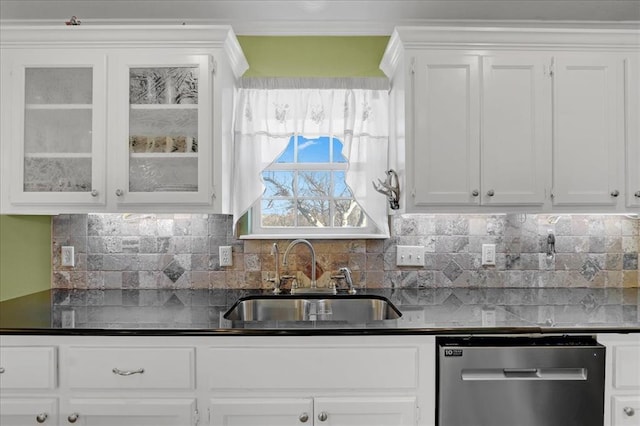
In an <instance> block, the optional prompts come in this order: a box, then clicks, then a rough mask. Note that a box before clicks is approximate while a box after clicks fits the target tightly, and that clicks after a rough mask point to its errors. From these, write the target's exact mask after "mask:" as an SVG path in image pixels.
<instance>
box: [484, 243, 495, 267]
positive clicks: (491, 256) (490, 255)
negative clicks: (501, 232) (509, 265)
mask: <svg viewBox="0 0 640 426" xmlns="http://www.w3.org/2000/svg"><path fill="white" fill-rule="evenodd" d="M482 265H483V266H496V245H495V244H483V245H482Z"/></svg>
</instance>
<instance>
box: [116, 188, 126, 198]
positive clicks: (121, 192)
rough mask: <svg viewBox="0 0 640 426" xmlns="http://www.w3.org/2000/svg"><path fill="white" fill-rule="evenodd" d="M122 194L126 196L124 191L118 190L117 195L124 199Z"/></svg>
mask: <svg viewBox="0 0 640 426" xmlns="http://www.w3.org/2000/svg"><path fill="white" fill-rule="evenodd" d="M122 194H124V191H123V190H122V189H116V195H117V196H118V197H122Z"/></svg>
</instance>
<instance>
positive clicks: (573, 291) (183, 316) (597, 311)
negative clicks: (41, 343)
mask: <svg viewBox="0 0 640 426" xmlns="http://www.w3.org/2000/svg"><path fill="white" fill-rule="evenodd" d="M255 294H270V293H266V292H263V291H261V290H137V289H136V290H57V289H56V290H50V291H44V292H40V293H35V294H32V295H29V296H24V297H19V298H16V299H11V300H8V301H5V302H1V303H0V334H42V335H45V334H46V335H51V334H60V335H78V334H82V335H164V336H168V335H192V336H193V335H312V334H323V335H339V334H344V335H353V334H376V335H384V334H521V333H526V334H535V333H553V334H565V333H572V334H578V333H596V332H597V333H606V332H615V333H621V332H622V333H638V332H640V309H639V306H640V289H639V288H626V289H621V288H425V289H368V290H361V291H360V294H373V295H379V296H384V297H387V298H388V299H389V300H390V301H391V302H393V303H394V304H395V305H396V307H397V308H398V309H399V310H400V311H401V312H404V315H403V316H402V317H401V318H399V319H397V320H389V321H374V322H371V323H358V324H351V323H349V324H345V323H338V322H331V321H329V322H321V321H301V322H282V321H273V322H268V323H252V322H246V323H242V322H233V323H232V322H230V321H228V320H225V319H224V318H223V314H224V313H225V312H226V311H227V310H228V309H229V307H231V306H232V305H233V303H234V302H235V301H236V300H237V299H238V298H240V297H243V296H247V295H255Z"/></svg>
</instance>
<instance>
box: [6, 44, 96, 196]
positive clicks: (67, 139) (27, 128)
mask: <svg viewBox="0 0 640 426" xmlns="http://www.w3.org/2000/svg"><path fill="white" fill-rule="evenodd" d="M12 60H13V66H12V71H11V73H12V74H11V78H12V82H13V83H14V86H13V101H12V104H13V105H15V108H14V110H13V114H14V116H13V120H12V123H13V124H14V126H15V127H14V128H13V132H12V138H11V140H12V142H11V153H12V154H11V155H12V167H13V170H12V172H11V176H12V187H11V202H12V203H15V204H89V205H94V204H104V201H105V197H104V196H105V194H104V186H105V178H104V172H105V166H104V164H105V153H104V135H105V132H104V128H105V127H104V126H105V120H106V98H105V93H106V78H105V71H106V65H105V59H104V56H102V55H92V54H91V53H88V52H76V51H74V52H73V53H69V54H65V53H61V54H58V55H52V54H50V53H44V52H41V53H38V54H35V53H34V54H31V55H28V56H27V55H19V56H16V57H14V58H12Z"/></svg>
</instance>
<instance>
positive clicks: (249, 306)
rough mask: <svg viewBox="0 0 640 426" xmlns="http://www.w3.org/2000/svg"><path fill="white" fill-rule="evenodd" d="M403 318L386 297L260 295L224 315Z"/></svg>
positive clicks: (247, 318) (350, 320) (289, 318)
mask: <svg viewBox="0 0 640 426" xmlns="http://www.w3.org/2000/svg"><path fill="white" fill-rule="evenodd" d="M401 316H402V314H401V313H400V311H399V310H398V308H396V307H395V306H394V305H393V303H391V302H390V301H389V300H388V299H387V298H386V297H383V296H375V295H312V294H307V295H277V296H276V295H260V296H247V297H243V298H240V299H238V301H236V303H235V304H234V305H233V306H232V307H231V308H230V309H229V310H228V311H227V312H226V313H225V314H224V318H225V319H227V320H230V321H242V322H267V321H340V322H347V323H367V322H374V321H385V320H394V319H398V318H400V317H401Z"/></svg>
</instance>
